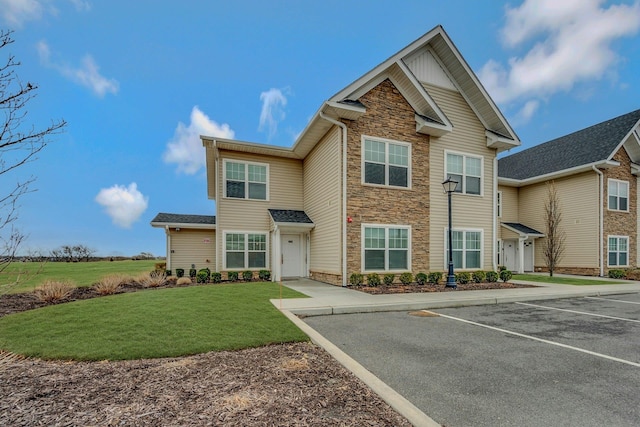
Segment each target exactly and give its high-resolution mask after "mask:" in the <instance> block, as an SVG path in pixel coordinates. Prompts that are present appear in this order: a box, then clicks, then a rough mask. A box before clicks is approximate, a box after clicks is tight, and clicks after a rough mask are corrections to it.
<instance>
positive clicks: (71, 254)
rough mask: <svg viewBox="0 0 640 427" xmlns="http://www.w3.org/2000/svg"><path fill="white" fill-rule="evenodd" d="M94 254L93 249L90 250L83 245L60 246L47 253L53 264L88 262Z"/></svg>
mask: <svg viewBox="0 0 640 427" xmlns="http://www.w3.org/2000/svg"><path fill="white" fill-rule="evenodd" d="M95 253H96V250H95V249H91V248H90V247H88V246H85V245H73V246H72V245H62V246H60V247H59V248H56V249H53V250H51V251H50V252H49V255H50V256H49V258H50V260H51V261H54V262H60V261H65V262H78V261H86V262H88V261H90V260H91V259H92V258H93V255H94V254H95Z"/></svg>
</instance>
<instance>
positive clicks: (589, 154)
mask: <svg viewBox="0 0 640 427" xmlns="http://www.w3.org/2000/svg"><path fill="white" fill-rule="evenodd" d="M639 122H640V110H636V111H632V112H630V113H627V114H624V115H622V116H619V117H616V118H613V119H610V120H606V121H604V122H602V123H598V124H597V125H593V126H590V127H588V128H585V129H582V130H579V131H577V132H573V133H571V134H569V135H565V136H562V137H560V138H556V139H553V140H551V141H548V142H545V143H543V144H540V145H536V146H535V147H531V148H529V149H527V150H524V151H521V152H519V153H515V154H512V155H510V156H507V157H504V158H502V159H499V160H498V176H499V177H500V178H507V179H513V180H526V179H531V178H535V177H538V176H544V175H549V174H554V173H558V172H561V171H565V170H571V169H574V168H578V167H580V166H590V165H595V164H597V163H599V162H608V161H611V160H612V157H613V155H614V154H615V153H616V152H617V151H618V149H619V148H620V146H621V145H622V144H623V143H624V142H625V140H626V137H627V136H628V135H629V133H630V132H632V131H633V129H634V128H635V127H636V126H638V124H639ZM639 142H640V141H639Z"/></svg>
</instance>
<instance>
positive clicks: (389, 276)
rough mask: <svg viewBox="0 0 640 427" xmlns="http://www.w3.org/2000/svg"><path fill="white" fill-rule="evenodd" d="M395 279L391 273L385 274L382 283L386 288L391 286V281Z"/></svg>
mask: <svg viewBox="0 0 640 427" xmlns="http://www.w3.org/2000/svg"><path fill="white" fill-rule="evenodd" d="M395 279H396V275H395V274H393V273H387V274H385V275H384V276H383V277H382V282H383V283H384V284H385V285H386V286H391V285H393V281H394V280H395Z"/></svg>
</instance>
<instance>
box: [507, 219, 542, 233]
mask: <svg viewBox="0 0 640 427" xmlns="http://www.w3.org/2000/svg"><path fill="white" fill-rule="evenodd" d="M502 225H506V226H507V227H509V228H512V229H514V230H516V231H518V232H520V233H522V234H541V235H544V233H541V232H539V231H538V230H536V229H533V228H531V227H527V226H526V225H524V224H520V223H519V222H503V223H502Z"/></svg>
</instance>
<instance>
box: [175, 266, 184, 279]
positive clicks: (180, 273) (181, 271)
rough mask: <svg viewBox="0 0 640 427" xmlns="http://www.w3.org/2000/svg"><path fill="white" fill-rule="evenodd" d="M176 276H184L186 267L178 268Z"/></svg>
mask: <svg viewBox="0 0 640 427" xmlns="http://www.w3.org/2000/svg"><path fill="white" fill-rule="evenodd" d="M176 276H178V278H180V277H184V268H176Z"/></svg>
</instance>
